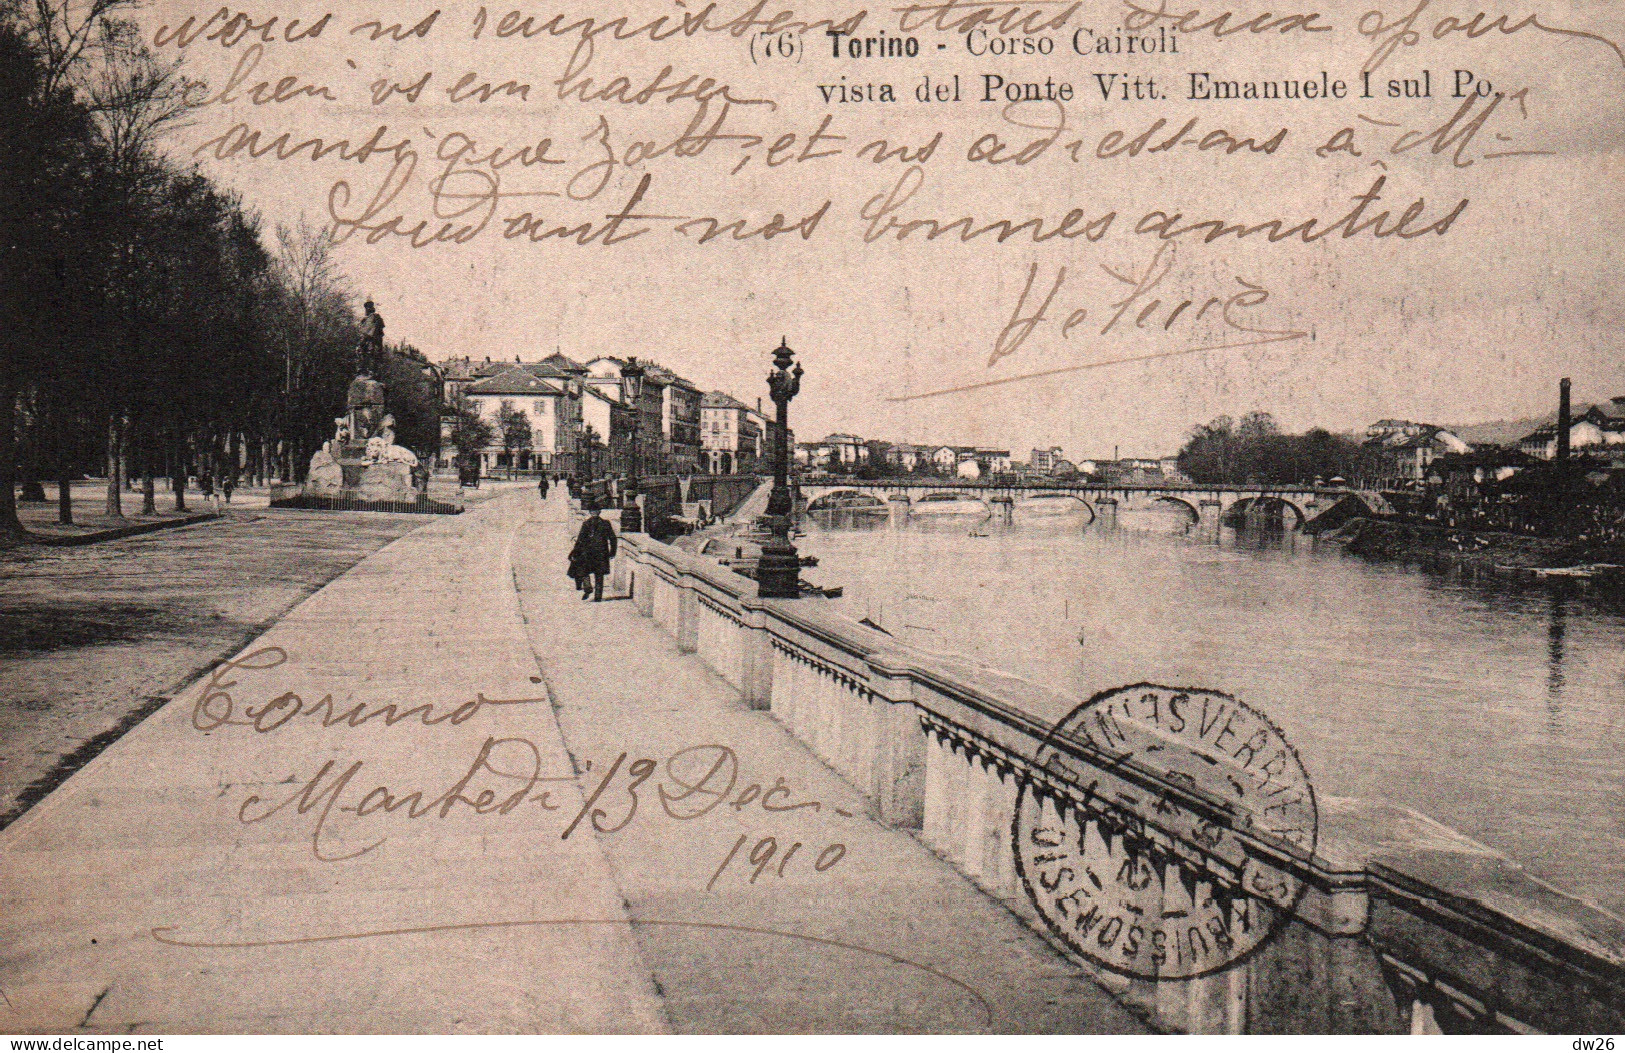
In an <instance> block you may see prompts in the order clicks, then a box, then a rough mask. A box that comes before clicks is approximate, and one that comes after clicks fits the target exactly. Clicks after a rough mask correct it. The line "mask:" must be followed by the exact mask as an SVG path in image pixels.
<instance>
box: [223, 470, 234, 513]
mask: <svg viewBox="0 0 1625 1053" xmlns="http://www.w3.org/2000/svg"><path fill="white" fill-rule="evenodd" d="M235 489H237V479H236V477H235V476H234V475H232V474H231V473H230V472H228V473H226V477H225V478H224V479H221V480H220V492H221V493H223V494H225V495H226V504H228V505H229V504H231V492H232V491H233V490H235Z"/></svg>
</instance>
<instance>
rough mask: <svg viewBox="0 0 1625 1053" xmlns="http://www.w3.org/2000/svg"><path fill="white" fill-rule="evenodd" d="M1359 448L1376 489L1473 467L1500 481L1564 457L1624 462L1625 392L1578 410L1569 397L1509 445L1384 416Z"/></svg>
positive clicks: (1368, 484) (1480, 477)
mask: <svg viewBox="0 0 1625 1053" xmlns="http://www.w3.org/2000/svg"><path fill="white" fill-rule="evenodd" d="M1565 422H1566V423H1565ZM1565 431H1566V432H1567V436H1568V442H1567V444H1566V446H1565V445H1564V444H1562V443H1561V442H1560V437H1561V435H1562V433H1563V432H1565ZM1560 447H1561V448H1560ZM1360 452H1361V459H1360V476H1361V478H1360V484H1361V485H1362V486H1363V487H1365V488H1367V489H1372V490H1389V489H1395V490H1403V489H1416V488H1419V487H1422V486H1424V485H1426V484H1428V483H1430V482H1435V483H1436V482H1440V481H1442V479H1443V477H1444V475H1445V474H1449V473H1450V472H1453V471H1456V470H1458V469H1470V470H1471V472H1472V474H1473V475H1474V476H1475V478H1476V481H1478V482H1480V483H1482V482H1486V481H1488V482H1500V481H1502V480H1505V479H1508V478H1511V477H1512V476H1513V475H1515V474H1517V473H1518V472H1519V471H1520V470H1521V469H1523V468H1526V467H1529V466H1531V465H1536V464H1539V463H1541V462H1544V461H1555V460H1557V459H1559V457H1560V456H1564V455H1567V456H1569V457H1571V458H1573V459H1575V460H1579V461H1583V462H1587V463H1589V464H1593V465H1595V466H1597V467H1608V468H1612V467H1616V466H1625V396H1622V397H1620V398H1615V399H1610V400H1609V401H1608V402H1607V403H1604V404H1596V405H1591V406H1588V407H1586V408H1585V409H1584V410H1583V411H1582V412H1580V413H1577V414H1575V413H1570V412H1569V409H1568V406H1567V404H1566V395H1565V402H1564V404H1563V405H1562V406H1561V408H1560V410H1559V413H1558V417H1557V419H1556V420H1553V421H1551V422H1549V423H1546V424H1542V425H1540V426H1539V427H1537V428H1536V429H1535V430H1534V431H1532V432H1530V433H1529V434H1527V435H1524V436H1523V437H1522V438H1520V439H1518V440H1517V441H1516V442H1512V443H1506V444H1497V443H1471V442H1468V441H1467V440H1465V439H1463V438H1462V437H1461V436H1459V435H1457V434H1456V433H1455V432H1453V431H1451V430H1450V429H1448V428H1442V427H1440V426H1438V425H1436V424H1419V423H1416V422H1414V421H1404V420H1380V421H1378V422H1376V423H1375V424H1373V425H1371V426H1370V427H1369V428H1367V429H1366V438H1365V442H1364V444H1363V445H1362V447H1361V451H1360Z"/></svg>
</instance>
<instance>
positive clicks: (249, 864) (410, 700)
mask: <svg viewBox="0 0 1625 1053" xmlns="http://www.w3.org/2000/svg"><path fill="white" fill-rule="evenodd" d="M574 527H575V522H574V521H573V520H572V518H571V517H570V515H569V513H568V509H567V505H566V502H565V500H564V498H563V495H562V493H558V492H556V493H555V497H554V500H553V501H551V502H549V503H548V504H547V505H546V506H542V505H541V504H540V503H539V502H538V501H537V500H536V498H535V496H534V494H530V493H527V494H514V495H512V496H508V497H504V498H502V499H500V500H498V501H494V502H491V503H489V504H485V505H481V506H479V507H477V508H473V509H470V511H469V512H467V513H465V514H464V515H461V516H456V517H444V518H442V517H435V518H434V520H433V521H432V522H429V523H427V524H426V525H424V526H423V527H421V528H419V529H417V530H415V531H413V532H412V533H410V534H408V535H406V536H404V537H402V538H400V539H399V540H397V541H395V542H393V543H392V544H390V545H389V546H388V547H386V548H384V549H382V550H381V551H379V552H377V553H375V554H373V555H372V556H369V557H368V558H367V559H365V560H364V561H362V562H361V563H359V564H358V565H357V566H356V567H355V568H354V569H352V570H351V571H349V572H348V573H347V574H345V575H343V576H342V577H340V578H338V579H337V580H335V581H333V582H332V583H330V584H329V585H327V586H326V587H324V588H323V589H321V590H320V591H319V592H317V593H316V594H315V595H313V596H311V597H310V598H309V599H307V600H306V601H304V602H303V603H302V604H300V605H299V606H298V607H296V608H295V609H293V610H292V611H291V612H290V613H289V614H288V615H287V616H285V617H284V618H283V619H281V620H280V621H279V622H278V623H277V624H276V625H274V626H273V627H272V628H271V629H270V630H269V631H268V632H266V633H265V635H263V636H262V637H260V638H259V639H257V640H255V641H254V642H253V643H251V644H249V645H248V647H247V648H246V649H245V651H244V653H243V654H241V655H239V656H238V657H237V658H236V659H235V660H234V664H228V665H227V666H225V667H222V668H220V669H217V670H216V671H215V672H214V673H213V674H211V676H210V677H207V678H205V679H204V680H203V681H202V682H200V683H199V684H197V685H195V686H194V687H192V688H191V689H189V690H187V691H185V692H183V693H182V694H180V695H179V696H178V697H177V698H176V699H175V701H173V702H171V703H170V704H168V705H167V706H165V707H164V708H162V709H160V710H159V711H158V712H157V713H155V714H154V715H153V716H152V717H150V718H148V719H147V720H146V721H145V722H144V723H142V724H141V725H139V726H138V727H136V728H135V729H134V730H133V731H131V732H130V733H129V734H128V735H126V736H125V737H124V738H123V739H121V740H120V741H119V742H118V743H116V744H115V745H113V746H112V747H110V748H109V749H108V750H107V751H106V752H104V753H102V754H101V755H100V756H99V757H97V758H96V759H95V760H94V761H92V762H91V763H90V764H89V765H87V766H86V767H85V768H84V769H83V770H81V771H80V772H79V773H78V774H77V775H75V776H74V777H73V778H72V779H70V780H69V781H68V782H67V783H66V784H65V785H63V786H62V787H61V788H60V789H59V790H57V791H56V792H55V793H53V794H52V795H51V796H50V797H48V798H46V799H45V800H44V801H43V802H41V803H40V804H39V805H37V806H36V807H35V808H34V809H32V810H31V811H30V812H28V813H27V814H25V815H24V816H23V817H22V818H21V819H20V820H18V821H17V822H16V823H14V824H13V825H12V826H11V827H10V828H8V829H6V830H5V831H3V832H0V996H3V997H0V1030H13V1031H47V1032H71V1031H74V1030H83V1031H86V1032H126V1031H136V1032H142V1031H146V1032H166V1031H171V1032H173V1031H182V1032H184V1031H404V1032H411V1031H431V1032H438V1031H610V1032H651V1031H662V1030H675V1031H744V1030H758V1029H766V1030H791V1031H795V1030H822V1031H838V1030H839V1031H844V1030H878V1031H884V1030H954V1031H981V1030H996V1031H1050V1030H1074V1031H1125V1030H1140V1029H1141V1025H1139V1023H1138V1022H1137V1021H1136V1020H1135V1019H1134V1018H1133V1017H1131V1016H1129V1015H1128V1014H1127V1013H1126V1012H1125V1011H1124V1010H1122V1009H1121V1008H1119V1007H1118V1006H1117V1004H1116V1003H1115V1002H1113V1001H1112V1000H1111V999H1110V998H1109V997H1108V996H1106V995H1105V994H1104V993H1103V992H1102V991H1101V990H1100V989H1099V988H1097V987H1096V986H1094V985H1093V984H1092V983H1091V982H1090V981H1089V980H1088V979H1086V978H1085V977H1084V976H1083V975H1082V974H1081V972H1080V971H1079V970H1077V969H1076V968H1074V967H1073V966H1071V965H1070V964H1068V963H1067V962H1066V961H1065V960H1064V959H1062V958H1061V957H1060V956H1058V955H1056V954H1055V953H1054V952H1053V951H1052V950H1051V949H1050V948H1049V947H1048V946H1047V945H1046V944H1044V943H1043V942H1042V941H1040V940H1038V939H1037V938H1036V937H1034V936H1032V935H1031V934H1030V933H1028V932H1027V931H1026V930H1025V929H1024V928H1023V927H1022V926H1021V925H1020V924H1019V923H1018V922H1017V921H1016V920H1015V919H1014V918H1013V917H1011V916H1010V915H1008V914H1007V913H1006V912H1005V911H1004V910H1003V909H1002V908H1000V907H998V906H997V905H995V904H994V903H993V902H992V901H991V900H988V899H987V898H985V897H984V896H982V894H981V893H979V892H978V891H976V890H975V889H974V888H973V887H972V886H971V885H970V884H969V883H968V882H966V881H964V880H963V879H961V878H959V877H958V876H957V875H956V874H954V873H953V872H952V871H951V870H950V869H949V868H948V867H947V866H946V865H945V864H942V863H941V862H940V861H938V860H937V859H936V858H935V857H934V856H932V855H931V854H930V853H929V852H927V851H925V850H924V849H923V848H922V847H920V845H919V844H918V843H917V842H916V841H915V840H914V839H913V838H912V837H911V836H909V835H907V834H906V833H902V832H899V831H894V830H890V829H888V828H885V827H883V826H881V825H880V824H878V823H876V822H874V821H872V820H870V819H869V818H868V817H867V815H866V813H865V808H864V802H863V800H862V799H861V797H859V796H858V795H857V794H856V792H855V791H852V790H851V789H850V788H848V787H846V786H845V785H844V784H843V783H842V782H841V781H840V780H839V779H838V778H837V777H836V776H835V775H834V774H833V773H831V772H830V771H829V770H828V769H826V768H824V767H823V766H822V765H821V764H820V763H819V762H817V761H816V760H815V759H814V758H812V757H811V755H810V754H808V753H807V752H806V751H805V750H804V749H803V748H802V747H800V746H799V745H798V744H797V743H795V742H794V741H793V740H792V739H790V738H789V737H788V736H786V735H785V734H783V733H782V732H781V731H780V730H779V729H778V727H777V725H775V724H774V723H773V721H772V719H771V718H770V717H769V715H767V714H765V713H756V712H751V711H749V710H746V709H744V708H743V707H742V706H741V705H740V704H739V703H738V702H737V700H736V699H735V698H734V697H733V695H732V693H731V692H730V691H729V689H728V688H727V687H726V685H725V684H723V683H722V682H721V681H720V680H717V679H716V678H714V677H712V676H711V675H710V674H709V673H708V672H707V671H706V670H705V669H704V668H703V667H702V666H701V665H700V664H699V663H698V661H697V660H695V659H694V658H693V657H692V656H684V655H679V654H678V653H677V652H676V649H675V647H674V645H673V644H672V643H671V641H670V640H669V639H668V638H666V637H665V636H664V635H663V634H661V633H660V632H659V631H658V630H656V629H655V628H654V627H653V626H652V625H650V624H649V623H648V622H646V621H645V620H643V619H641V618H639V617H638V615H637V613H636V611H635V609H634V607H633V605H632V604H631V603H628V602H624V601H621V602H616V601H608V602H605V603H601V604H592V603H583V602H582V601H580V600H579V599H578V598H577V596H576V594H575V593H574V592H573V591H571V589H570V583H569V582H568V580H567V579H566V578H565V577H564V565H565V553H566V551H567V549H568V547H569V540H570V536H571V534H572V533H573V530H574ZM516 586H517V588H516ZM730 776H731V778H730ZM725 787H726V789H724V788H725ZM753 788H754V789H753ZM634 802H635V808H634ZM815 805H816V807H815ZM767 838H772V839H773V840H772V841H771V842H768V841H766V840H765V839H767ZM797 844H799V845H800V847H799V848H796V849H794V850H793V851H792V846H794V845H797Z"/></svg>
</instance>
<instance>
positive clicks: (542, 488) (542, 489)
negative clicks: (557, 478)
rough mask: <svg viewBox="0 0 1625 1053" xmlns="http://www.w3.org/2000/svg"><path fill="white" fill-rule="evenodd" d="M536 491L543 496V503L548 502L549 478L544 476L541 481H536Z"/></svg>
mask: <svg viewBox="0 0 1625 1053" xmlns="http://www.w3.org/2000/svg"><path fill="white" fill-rule="evenodd" d="M536 491H537V493H539V494H541V495H542V500H543V501H546V500H547V476H545V475H543V476H542V477H541V478H540V479H538V480H536Z"/></svg>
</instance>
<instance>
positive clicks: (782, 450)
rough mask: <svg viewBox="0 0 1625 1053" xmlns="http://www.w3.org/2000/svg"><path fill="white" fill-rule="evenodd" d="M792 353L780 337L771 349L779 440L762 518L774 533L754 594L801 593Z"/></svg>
mask: <svg viewBox="0 0 1625 1053" xmlns="http://www.w3.org/2000/svg"><path fill="white" fill-rule="evenodd" d="M794 361H795V356H794V353H793V352H792V351H791V350H790V348H789V346H788V344H787V343H786V342H785V341H784V340H783V339H782V338H781V339H780V340H779V347H778V350H776V351H774V352H773V365H774V366H775V367H776V368H775V369H774V370H773V372H771V373H769V374H768V377H767V389H768V392H769V393H770V394H771V396H772V398H773V404H774V405H775V406H777V407H778V411H779V412H778V418H779V443H778V449H777V450H775V451H774V458H773V492H772V494H771V495H769V497H768V499H767V515H766V516H765V517H763V522H764V523H765V524H766V526H767V528H768V529H769V530H770V531H772V533H773V536H772V537H771V538H770V539H769V540H768V541H767V542H766V543H764V544H763V545H762V558H761V560H760V562H759V563H757V566H756V592H757V595H760V596H765V597H769V598H773V599H795V598H796V597H797V596H799V595H800V594H801V582H800V578H801V557H800V556H798V555H797V554H796V547H795V546H794V545H792V544H791V543H790V515H791V513H792V512H793V511H794V504H793V502H792V501H791V498H790V400H791V399H793V398H795V397H796V395H798V394H799V393H800V392H801V374H802V368H801V365H800V364H799V363H797V364H796V367H795V369H791V368H790V364H791V363H792V362H794Z"/></svg>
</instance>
